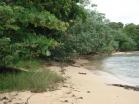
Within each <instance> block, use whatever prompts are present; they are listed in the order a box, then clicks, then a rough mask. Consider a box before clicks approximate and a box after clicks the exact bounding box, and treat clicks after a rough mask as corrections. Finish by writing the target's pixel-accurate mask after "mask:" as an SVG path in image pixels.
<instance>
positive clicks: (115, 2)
mask: <svg viewBox="0 0 139 104" xmlns="http://www.w3.org/2000/svg"><path fill="white" fill-rule="evenodd" d="M91 1H92V2H93V3H94V4H97V5H98V7H97V10H98V11H100V12H102V13H105V14H106V18H108V19H110V20H111V21H116V22H119V21H120V22H123V23H132V22H133V23H136V24H139V0H91Z"/></svg>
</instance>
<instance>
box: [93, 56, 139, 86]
mask: <svg viewBox="0 0 139 104" xmlns="http://www.w3.org/2000/svg"><path fill="white" fill-rule="evenodd" d="M94 62H95V65H96V67H97V69H99V70H97V71H98V72H99V74H101V75H102V76H103V78H105V79H107V80H109V82H111V83H118V84H121V83H123V84H127V85H132V86H139V55H137V54H122V55H119V54H118V55H113V56H108V57H105V58H102V59H99V60H97V61H94Z"/></svg>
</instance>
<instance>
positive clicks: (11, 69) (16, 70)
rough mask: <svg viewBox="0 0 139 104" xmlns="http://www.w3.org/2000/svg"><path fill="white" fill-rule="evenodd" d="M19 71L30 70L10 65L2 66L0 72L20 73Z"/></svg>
mask: <svg viewBox="0 0 139 104" xmlns="http://www.w3.org/2000/svg"><path fill="white" fill-rule="evenodd" d="M19 72H28V70H25V69H22V68H21V69H17V68H10V67H0V73H19Z"/></svg>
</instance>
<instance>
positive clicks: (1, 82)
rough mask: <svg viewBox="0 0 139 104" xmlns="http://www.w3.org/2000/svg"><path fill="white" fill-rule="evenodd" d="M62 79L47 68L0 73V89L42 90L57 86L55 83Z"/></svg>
mask: <svg viewBox="0 0 139 104" xmlns="http://www.w3.org/2000/svg"><path fill="white" fill-rule="evenodd" d="M60 81H63V78H62V77H61V76H58V75H57V74H56V73H54V72H52V71H50V70H47V71H44V72H36V73H33V72H22V73H12V74H11V73H1V74H0V91H1V92H10V91H25V90H29V91H33V92H43V91H47V90H48V89H49V90H51V89H54V88H56V87H57V83H58V82H60Z"/></svg>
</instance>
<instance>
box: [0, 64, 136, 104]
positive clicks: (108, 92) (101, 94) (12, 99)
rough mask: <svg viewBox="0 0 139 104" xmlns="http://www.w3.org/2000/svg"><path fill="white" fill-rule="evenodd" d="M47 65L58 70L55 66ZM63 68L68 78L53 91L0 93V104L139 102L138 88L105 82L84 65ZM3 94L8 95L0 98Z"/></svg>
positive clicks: (130, 103)
mask: <svg viewBox="0 0 139 104" xmlns="http://www.w3.org/2000/svg"><path fill="white" fill-rule="evenodd" d="M50 68H51V69H53V70H57V71H60V70H61V69H60V68H59V67H57V66H52V67H50ZM64 70H65V74H64V77H66V78H67V80H66V82H65V83H64V84H63V85H61V86H60V87H59V88H58V89H57V90H56V91H51V92H44V93H31V92H12V93H8V94H0V99H1V100H0V104H139V91H133V90H126V89H123V88H120V87H114V86H108V85H106V84H105V83H104V80H103V79H102V78H101V77H99V76H97V75H95V74H93V73H91V72H90V71H89V70H87V69H85V68H83V67H79V66H78V67H76V66H68V67H64ZM3 96H6V97H7V98H5V99H3V100H2V98H3ZM6 99H9V100H6ZM3 102H5V103H3Z"/></svg>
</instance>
